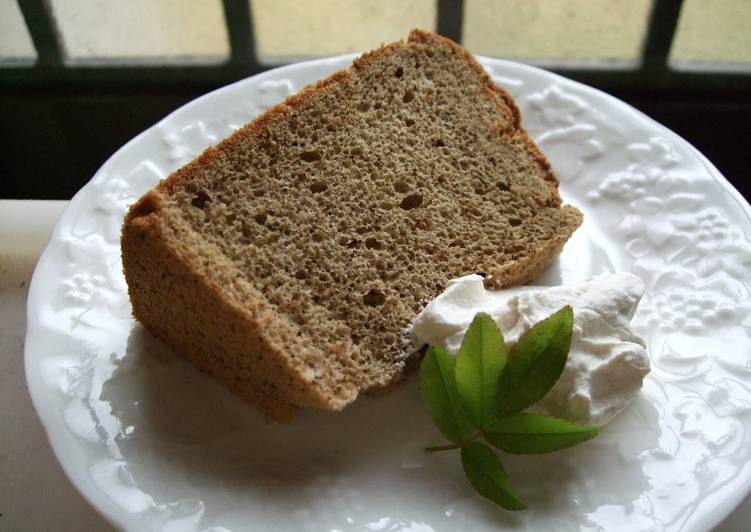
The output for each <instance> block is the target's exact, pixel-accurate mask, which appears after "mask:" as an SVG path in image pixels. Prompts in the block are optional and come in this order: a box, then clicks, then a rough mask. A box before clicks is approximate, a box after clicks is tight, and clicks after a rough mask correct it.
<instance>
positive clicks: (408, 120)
mask: <svg viewBox="0 0 751 532" xmlns="http://www.w3.org/2000/svg"><path fill="white" fill-rule="evenodd" d="M404 125H405V126H407V127H412V126H414V125H415V121H414V120H412V119H411V118H405V119H404Z"/></svg>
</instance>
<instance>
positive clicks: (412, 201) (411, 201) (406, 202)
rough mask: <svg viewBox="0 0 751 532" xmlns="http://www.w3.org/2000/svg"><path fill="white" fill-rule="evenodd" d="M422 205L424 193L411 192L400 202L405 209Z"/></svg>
mask: <svg viewBox="0 0 751 532" xmlns="http://www.w3.org/2000/svg"><path fill="white" fill-rule="evenodd" d="M420 205H422V194H410V195H409V196H407V197H406V198H404V199H403V200H402V202H401V203H400V204H399V206H400V207H401V208H402V209H404V210H405V211H408V210H411V209H416V208H417V207H419V206H420Z"/></svg>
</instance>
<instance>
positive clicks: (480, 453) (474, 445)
mask: <svg viewBox="0 0 751 532" xmlns="http://www.w3.org/2000/svg"><path fill="white" fill-rule="evenodd" d="M462 466H463V467H464V473H465V474H466V475H467V478H468V479H469V481H470V483H471V484H472V486H474V488H475V489H476V490H477V493H479V494H480V495H482V496H483V497H485V498H487V499H490V500H491V501H493V502H494V503H496V504H498V505H500V506H502V507H504V508H505V509H507V510H524V509H525V508H526V507H527V505H526V504H524V502H523V501H522V500H521V499H520V498H519V497H518V496H517V495H516V493H514V490H513V488H512V487H511V482H510V481H509V478H508V475H506V471H505V470H504V469H503V464H501V460H500V459H499V458H498V456H496V454H495V453H494V452H493V451H492V450H491V449H490V448H489V447H488V446H487V445H485V444H484V443H480V442H478V441H471V442H468V443H465V444H464V445H463V446H462Z"/></svg>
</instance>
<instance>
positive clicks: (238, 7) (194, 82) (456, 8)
mask: <svg viewBox="0 0 751 532" xmlns="http://www.w3.org/2000/svg"><path fill="white" fill-rule="evenodd" d="M682 3H683V2H682V0H655V1H654V3H653V8H652V13H651V16H650V19H649V26H648V28H647V33H646V38H645V41H644V45H643V53H642V58H641V61H640V63H639V65H638V66H637V67H636V68H633V69H613V68H607V67H602V68H569V67H565V66H560V67H554V68H552V69H551V70H553V71H555V72H558V73H560V74H562V75H564V76H567V77H569V78H572V79H576V80H578V81H581V82H583V83H587V84H589V85H594V86H596V87H599V88H602V89H604V90H608V91H611V92H616V93H624V92H629V93H635V92H637V93H665V92H666V91H671V94H672V95H673V96H676V95H687V96H701V95H702V94H705V93H706V94H712V95H714V96H717V95H718V94H722V95H728V96H741V97H746V96H747V95H748V93H749V91H750V90H751V75H749V74H747V73H744V72H695V71H690V72H686V71H680V70H674V69H671V68H670V67H669V65H668V53H669V51H670V46H671V43H672V41H673V35H674V33H675V28H676V25H677V21H678V15H679V13H680V10H681V5H682ZM463 4H464V2H463V1H462V0H437V11H438V28H437V30H438V32H439V33H441V34H442V35H445V36H447V37H449V38H451V39H453V40H455V41H457V42H461V31H462V17H463V12H464V5H463ZM19 5H20V7H21V10H22V13H23V15H24V18H25V19H26V24H27V26H28V28H29V32H30V33H31V37H32V39H33V41H34V45H35V46H36V49H37V53H38V60H37V62H36V64H35V65H34V66H31V67H21V66H7V67H0V86H3V87H6V88H20V87H22V86H24V87H27V88H28V87H30V86H38V87H39V86H45V87H51V86H52V87H54V86H65V87H69V88H75V87H81V88H92V87H115V86H116V87H123V86H134V85H135V86H139V87H152V86H162V87H165V86H175V85H180V86H185V85H188V86H193V87H206V88H212V87H216V86H219V85H223V84H226V83H229V82H232V81H236V80H238V79H242V78H244V77H247V76H250V75H253V74H257V73H259V72H262V71H264V70H268V69H270V68H274V67H276V66H279V65H274V64H270V65H266V64H261V63H260V62H259V61H258V58H257V56H256V53H255V45H254V35H253V33H254V32H253V21H252V17H251V9H250V6H249V2H248V1H247V0H223V7H224V16H225V21H226V25H227V30H228V34H229V42H230V47H231V56H230V59H229V61H227V62H225V63H222V64H219V65H206V66H198V65H169V64H164V65H160V66H153V65H144V66H138V65H127V66H125V65H112V66H102V65H97V66H88V65H66V62H65V58H64V53H63V51H62V48H61V44H60V39H59V36H58V34H57V29H56V27H55V22H54V20H53V19H52V15H51V13H50V9H49V7H48V5H47V2H46V1H45V0H21V2H19Z"/></svg>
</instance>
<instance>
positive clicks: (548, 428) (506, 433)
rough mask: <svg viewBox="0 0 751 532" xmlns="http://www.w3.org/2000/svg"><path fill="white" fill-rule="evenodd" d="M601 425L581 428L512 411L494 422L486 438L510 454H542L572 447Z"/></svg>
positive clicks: (588, 437) (535, 415)
mask: <svg viewBox="0 0 751 532" xmlns="http://www.w3.org/2000/svg"><path fill="white" fill-rule="evenodd" d="M600 430H602V427H583V426H581V425H575V424H573V423H569V422H568V421H564V420H562V419H557V418H554V417H549V416H540V415H537V414H515V415H513V416H509V417H506V418H502V419H499V420H498V421H496V422H495V423H494V424H493V425H492V426H491V427H490V428H489V429H488V430H487V431H486V432H485V439H486V440H488V442H490V443H491V444H492V445H493V446H495V447H497V448H498V449H500V450H502V451H506V452H507V453H513V454H541V453H549V452H552V451H558V450H560V449H566V448H567V447H573V446H574V445H578V444H580V443H582V442H585V441H587V440H589V439H592V438H594V437H595V436H597V434H599V432H600Z"/></svg>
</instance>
